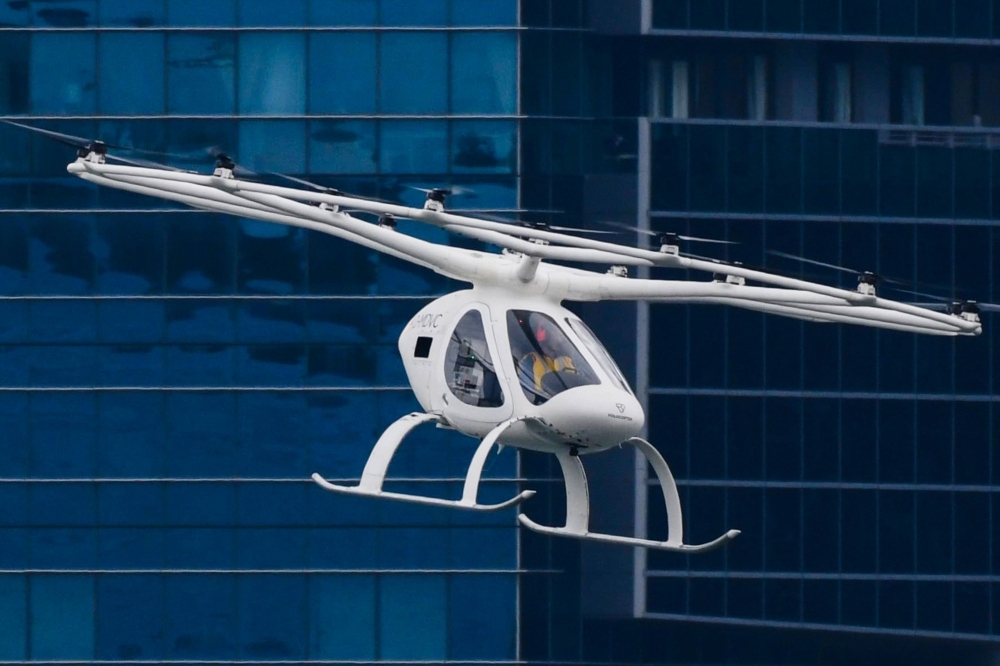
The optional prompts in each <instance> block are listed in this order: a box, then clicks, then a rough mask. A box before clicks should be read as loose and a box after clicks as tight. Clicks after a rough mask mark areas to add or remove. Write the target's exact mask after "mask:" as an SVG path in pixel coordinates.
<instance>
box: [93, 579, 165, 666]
mask: <svg viewBox="0 0 1000 666" xmlns="http://www.w3.org/2000/svg"><path fill="white" fill-rule="evenodd" d="M165 586H166V579H164V578H163V577H161V576H145V575H142V576H139V575H129V576H101V577H100V578H98V580H97V598H98V601H99V603H98V607H97V609H96V611H97V612H96V613H95V615H96V616H97V658H98V659H107V660H119V659H141V660H158V659H162V658H163V651H164V646H163V638H164V637H163V631H162V627H163V625H164V619H165V618H164V617H163V598H164V588H165Z"/></svg>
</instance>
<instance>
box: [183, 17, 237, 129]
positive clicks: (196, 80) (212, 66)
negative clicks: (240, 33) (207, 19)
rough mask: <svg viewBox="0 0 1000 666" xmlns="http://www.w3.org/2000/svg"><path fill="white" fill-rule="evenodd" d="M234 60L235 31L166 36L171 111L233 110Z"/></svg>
mask: <svg viewBox="0 0 1000 666" xmlns="http://www.w3.org/2000/svg"><path fill="white" fill-rule="evenodd" d="M193 3H194V4H196V5H198V6H201V5H205V6H213V7H214V6H216V5H214V4H211V5H210V3H205V2H202V0H193ZM219 4H220V5H221V4H222V3H219ZM235 63H236V39H235V38H234V36H233V35H232V34H228V33H221V32H219V33H212V32H208V33H198V34H185V33H174V34H170V35H169V36H168V37H167V111H168V113H181V114H196V115H230V114H232V113H234V112H235V111H236V64H235ZM210 145H211V144H210Z"/></svg>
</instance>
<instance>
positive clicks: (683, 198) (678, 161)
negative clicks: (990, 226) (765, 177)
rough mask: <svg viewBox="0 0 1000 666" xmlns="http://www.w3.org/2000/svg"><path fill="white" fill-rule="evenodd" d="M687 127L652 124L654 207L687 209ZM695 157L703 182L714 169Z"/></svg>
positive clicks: (707, 162)
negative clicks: (703, 178)
mask: <svg viewBox="0 0 1000 666" xmlns="http://www.w3.org/2000/svg"><path fill="white" fill-rule="evenodd" d="M699 129H701V128H699ZM688 130H689V128H688V127H685V126H682V125H667V124H654V125H653V131H652V135H653V136H652V139H653V150H652V152H653V155H652V168H651V170H652V177H651V179H650V181H651V183H653V187H652V192H651V193H650V206H651V207H652V208H653V209H654V210H679V211H683V210H687V209H688V178H689V176H692V177H693V174H691V173H690V172H689V167H688V154H689V147H688ZM704 142H705V139H704V136H703V134H699V138H698V146H699V150H700V149H701V147H702V144H703V143H704ZM696 159H697V168H698V170H699V180H698V181H697V182H699V184H701V182H702V181H701V180H700V177H701V175H702V174H701V172H702V171H705V170H708V171H709V177H711V176H712V175H713V173H714V169H713V167H712V166H711V164H710V160H705V159H703V158H701V157H697V158H696ZM751 167H752V165H748V168H751ZM748 173H750V172H748ZM998 192H1000V189H998ZM699 196H700V192H699Z"/></svg>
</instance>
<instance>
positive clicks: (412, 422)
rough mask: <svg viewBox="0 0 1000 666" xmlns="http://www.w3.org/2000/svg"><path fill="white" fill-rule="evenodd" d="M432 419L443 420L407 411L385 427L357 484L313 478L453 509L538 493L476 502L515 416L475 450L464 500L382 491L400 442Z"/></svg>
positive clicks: (342, 489)
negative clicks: (496, 447) (489, 459)
mask: <svg viewBox="0 0 1000 666" xmlns="http://www.w3.org/2000/svg"><path fill="white" fill-rule="evenodd" d="M430 421H435V422H440V421H441V418H440V417H439V416H437V415H436V414H421V413H417V412H415V413H413V414H407V415H406V416H404V417H402V418H400V419H399V420H397V421H396V422H395V423H393V424H392V425H391V426H389V427H388V428H386V430H385V432H384V433H382V436H381V437H379V438H378V441H377V442H375V447H374V448H373V449H372V452H371V455H370V456H368V462H367V463H365V469H364V471H363V472H362V473H361V482H360V483H359V484H358V485H356V486H338V485H336V484H334V483H330V482H329V481H327V480H326V479H324V478H323V477H322V476H320V475H319V474H313V475H312V479H313V481H315V482H316V483H317V484H318V485H319V486H320V487H321V488H324V489H326V490H329V491H331V492H335V493H344V494H347V495H364V496H367V497H378V498H381V499H392V500H399V501H401V502H412V503H414V504H429V505H431V506H443V507H449V508H453V509H470V510H472V511H500V510H501V509H506V508H507V507H511V506H514V505H515V504H520V503H521V502H523V501H524V500H526V499H528V498H529V497H531V496H532V495H534V494H535V491H534V490H525V491H523V492H521V493H520V494H519V495H517V496H515V497H512V498H511V499H509V500H507V501H506V502H501V503H500V504H479V503H478V502H477V501H476V497H477V495H478V494H479V481H480V478H481V477H482V474H483V466H484V465H485V464H486V458H487V457H488V456H489V453H490V450H491V449H492V448H493V445H494V444H496V441H497V438H498V437H500V435H502V434H503V433H504V431H506V430H507V428H509V427H510V426H511V425H513V424H514V423H516V422H517V420H516V419H514V420H511V421H507V422H505V423H501V424H500V425H498V426H497V427H496V428H494V429H493V430H491V431H490V433H489V434H488V435H486V437H484V438H483V441H482V442H481V443H480V444H479V448H477V449H476V453H475V455H473V456H472V462H471V463H469V471H468V473H466V475H465V487H464V488H463V489H462V499H460V500H446V499H439V498H437V497H424V496H422V495H409V494H405V493H392V492H388V491H385V490H382V484H383V483H384V482H385V475H386V472H387V471H388V469H389V463H390V462H392V457H393V455H395V453H396V449H398V448H399V445H400V444H401V443H402V441H403V439H404V438H405V437H406V436H407V435H408V434H410V431H411V430H413V429H414V428H416V427H417V426H419V425H421V424H424V423H428V422H430Z"/></svg>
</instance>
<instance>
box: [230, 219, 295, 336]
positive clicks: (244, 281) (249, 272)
mask: <svg viewBox="0 0 1000 666" xmlns="http://www.w3.org/2000/svg"><path fill="white" fill-rule="evenodd" d="M238 224H239V232H237V244H238V246H239V255H238V257H237V262H238V265H239V267H240V272H239V275H238V276H237V279H238V281H239V291H240V293H243V294H265V295H272V294H274V295H286V294H292V293H301V292H302V291H304V288H305V271H306V265H305V255H306V239H305V236H306V232H305V231H304V230H303V229H297V228H295V227H291V226H285V225H282V224H277V223H273V222H258V221H255V220H240V221H239V222H238ZM239 313H240V315H241V319H242V315H243V314H250V313H252V314H253V315H255V316H256V317H259V318H260V319H264V320H266V321H267V323H266V324H264V328H267V329H273V328H274V327H275V326H277V327H280V328H282V329H284V330H283V331H282V334H281V339H283V340H286V339H289V337H290V336H293V337H292V338H291V339H294V340H299V339H301V335H295V333H294V331H292V332H289V331H288V330H287V329H288V326H287V324H288V323H291V324H293V325H295V326H296V327H297V326H301V319H302V311H301V308H300V307H299V306H298V305H297V304H295V303H294V302H292V303H289V302H287V301H285V302H282V301H274V302H269V303H267V305H266V306H264V307H253V306H251V307H249V308H247V307H243V308H240V310H239ZM272 322H274V323H272ZM242 330H243V329H242V327H241V332H242ZM273 333H274V331H272V330H268V332H267V334H273ZM258 339H259V337H258ZM241 340H246V338H245V337H241ZM261 341H262V342H264V341H274V338H268V339H267V340H261Z"/></svg>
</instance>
